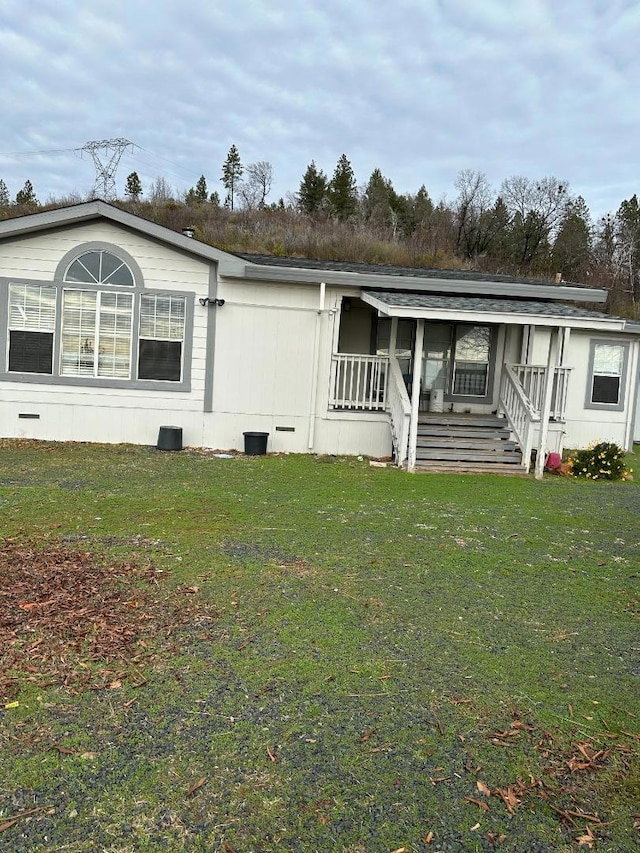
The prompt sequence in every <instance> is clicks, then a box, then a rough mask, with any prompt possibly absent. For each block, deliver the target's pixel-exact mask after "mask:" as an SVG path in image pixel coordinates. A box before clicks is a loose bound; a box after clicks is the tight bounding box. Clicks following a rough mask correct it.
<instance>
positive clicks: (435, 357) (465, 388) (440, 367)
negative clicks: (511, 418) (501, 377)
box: [421, 323, 495, 411]
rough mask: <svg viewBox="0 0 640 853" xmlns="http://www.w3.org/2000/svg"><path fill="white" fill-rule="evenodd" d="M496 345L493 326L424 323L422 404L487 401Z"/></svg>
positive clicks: (432, 407)
mask: <svg viewBox="0 0 640 853" xmlns="http://www.w3.org/2000/svg"><path fill="white" fill-rule="evenodd" d="M494 348H495V329H494V328H493V327H491V326H480V325H477V326H476V325H472V324H470V323H425V328H424V346H423V361H422V393H421V407H422V408H429V409H430V410H431V411H442V408H443V406H444V404H445V403H449V404H451V403H462V404H464V403H465V402H466V403H486V402H488V397H489V395H490V392H491V365H492V351H493V349H494Z"/></svg>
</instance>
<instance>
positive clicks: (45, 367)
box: [9, 284, 56, 374]
mask: <svg viewBox="0 0 640 853" xmlns="http://www.w3.org/2000/svg"><path fill="white" fill-rule="evenodd" d="M55 325H56V288H55V287H47V286H43V285H38V284H10V285H9V371H10V372H12V373H14V372H15V373H45V374H46V373H52V372H53V333H54V330H55Z"/></svg>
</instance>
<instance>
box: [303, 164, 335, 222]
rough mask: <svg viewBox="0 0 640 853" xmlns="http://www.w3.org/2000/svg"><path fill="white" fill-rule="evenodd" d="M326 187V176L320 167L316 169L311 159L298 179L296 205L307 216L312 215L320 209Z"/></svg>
mask: <svg viewBox="0 0 640 853" xmlns="http://www.w3.org/2000/svg"><path fill="white" fill-rule="evenodd" d="M327 187H328V181H327V176H326V175H325V173H324V172H323V171H322V169H320V170H319V171H318V169H317V168H316V164H315V163H314V161H313V160H312V161H311V163H310V164H309V165H308V166H307V171H306V172H305V173H304V175H303V177H302V180H301V181H300V188H299V190H298V207H299V208H300V210H301V211H302V212H303V213H306V214H307V215H309V216H313V215H314V214H316V213H318V212H319V211H320V210H322V208H323V206H324V203H325V201H326V198H327Z"/></svg>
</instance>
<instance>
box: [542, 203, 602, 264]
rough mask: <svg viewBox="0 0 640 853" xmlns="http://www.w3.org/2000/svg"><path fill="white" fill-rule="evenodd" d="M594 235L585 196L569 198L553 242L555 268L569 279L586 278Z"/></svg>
mask: <svg viewBox="0 0 640 853" xmlns="http://www.w3.org/2000/svg"><path fill="white" fill-rule="evenodd" d="M592 238H593V227H592V225H591V214H590V213H589V208H588V207H587V203H586V202H585V200H584V199H583V198H582V196H578V197H577V198H575V199H573V200H571V201H569V202H567V205H566V208H565V213H564V217H563V218H562V221H561V222H560V228H559V230H558V234H557V236H556V239H555V242H554V244H553V254H552V259H553V268H554V272H561V273H562V274H563V277H564V278H565V279H567V280H569V281H579V280H580V279H581V278H583V277H584V274H586V272H587V267H588V265H589V259H590V256H591V248H592Z"/></svg>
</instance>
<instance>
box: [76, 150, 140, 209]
mask: <svg viewBox="0 0 640 853" xmlns="http://www.w3.org/2000/svg"><path fill="white" fill-rule="evenodd" d="M129 147H131V148H132V149H133V147H134V144H133V142H130V141H129V140H128V139H122V138H120V139H100V140H95V141H93V142H87V143H85V145H83V146H82V148H79V149H78V150H79V151H86V152H87V153H88V154H91V157H92V159H93V163H94V165H95V167H96V183H95V187H94V193H95V195H96V196H97V197H98V198H101V199H103V200H104V201H112V200H113V199H115V198H116V172H117V170H118V164H119V163H120V158H121V157H122V155H123V154H124V152H125V151H126V150H127V148H129Z"/></svg>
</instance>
